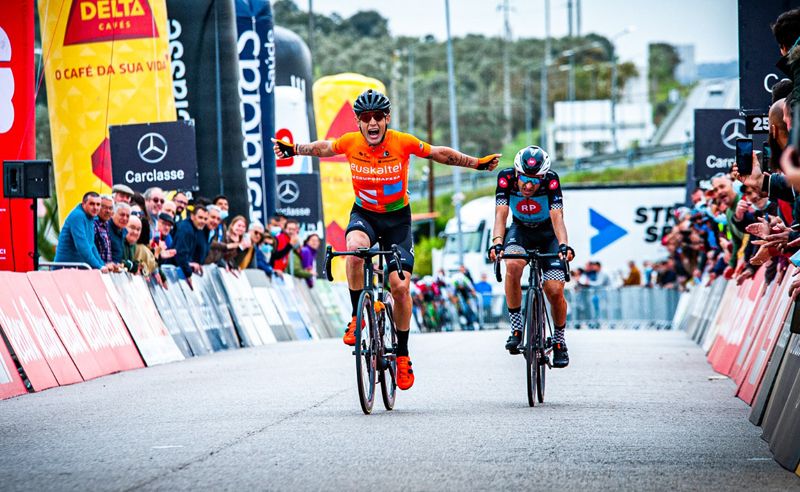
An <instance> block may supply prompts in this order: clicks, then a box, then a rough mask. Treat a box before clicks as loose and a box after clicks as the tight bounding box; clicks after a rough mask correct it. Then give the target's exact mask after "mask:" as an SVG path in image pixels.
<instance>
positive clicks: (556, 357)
mask: <svg viewBox="0 0 800 492" xmlns="http://www.w3.org/2000/svg"><path fill="white" fill-rule="evenodd" d="M542 243H543V244H542V245H541V246H540V249H541V250H542V251H543V252H546V253H557V252H558V241H557V240H556V238H555V235H553V236H552V237H551V238H547V237H544V238H542ZM542 280H543V289H544V294H545V296H546V297H547V301H548V302H549V303H550V311H551V313H552V315H553V367H566V366H567V364H569V356H568V355H567V344H566V338H565V336H564V335H565V333H564V332H565V328H566V325H567V300H566V299H565V298H564V283H565V281H566V268H565V266H564V262H562V261H561V260H558V259H554V260H550V261H549V262H548V263H547V264H545V265H542Z"/></svg>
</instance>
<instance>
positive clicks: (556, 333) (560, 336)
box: [553, 325, 567, 344]
mask: <svg viewBox="0 0 800 492" xmlns="http://www.w3.org/2000/svg"><path fill="white" fill-rule="evenodd" d="M566 326H567V325H564V326H554V327H553V343H563V344H566V343H567V340H566V339H565V338H564V328H565V327H566Z"/></svg>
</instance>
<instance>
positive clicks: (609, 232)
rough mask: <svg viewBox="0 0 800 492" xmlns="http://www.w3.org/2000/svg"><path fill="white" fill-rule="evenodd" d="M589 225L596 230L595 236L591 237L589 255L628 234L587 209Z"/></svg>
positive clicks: (592, 210)
mask: <svg viewBox="0 0 800 492" xmlns="http://www.w3.org/2000/svg"><path fill="white" fill-rule="evenodd" d="M589 225H590V226H591V227H593V228H594V229H597V234H595V235H594V236H592V238H591V240H590V246H591V254H595V253H597V252H599V251H601V250H602V249H604V248H606V247H608V246H609V245H611V243H613V242H614V241H616V240H617V239H619V238H621V237H622V236H624V235H626V234H627V233H628V231H626V230H625V229H623V228H622V227H620V226H618V225H617V224H615V223H613V222H611V221H610V220H608V219H607V218H605V217H603V216H602V215H600V214H599V213H597V212H596V211H595V210H594V209H591V208H590V209H589Z"/></svg>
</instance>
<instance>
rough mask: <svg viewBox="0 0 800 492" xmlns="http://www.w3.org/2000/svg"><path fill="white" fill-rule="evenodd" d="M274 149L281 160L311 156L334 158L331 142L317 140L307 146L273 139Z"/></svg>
mask: <svg viewBox="0 0 800 492" xmlns="http://www.w3.org/2000/svg"><path fill="white" fill-rule="evenodd" d="M272 143H273V145H272V149H273V150H274V151H275V155H276V156H277V157H278V158H279V159H285V158H287V157H292V156H293V155H311V156H315V157H333V156H335V155H336V152H334V151H333V145H332V144H331V142H330V140H317V141H316V142H311V143H307V144H291V143H289V142H287V141H285V140H276V139H274V138H273V139H272Z"/></svg>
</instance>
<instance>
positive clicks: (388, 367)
mask: <svg viewBox="0 0 800 492" xmlns="http://www.w3.org/2000/svg"><path fill="white" fill-rule="evenodd" d="M385 305H386V308H385V309H384V310H383V312H382V313H381V321H382V322H381V334H382V336H383V354H382V356H383V369H382V373H381V377H380V380H381V396H382V397H383V406H384V407H385V408H386V410H391V409H393V408H394V401H395V397H396V396H397V353H396V352H395V351H396V350H397V327H396V326H395V324H394V314H393V312H392V305H391V303H389V302H386V303H385Z"/></svg>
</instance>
